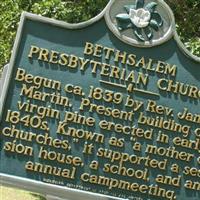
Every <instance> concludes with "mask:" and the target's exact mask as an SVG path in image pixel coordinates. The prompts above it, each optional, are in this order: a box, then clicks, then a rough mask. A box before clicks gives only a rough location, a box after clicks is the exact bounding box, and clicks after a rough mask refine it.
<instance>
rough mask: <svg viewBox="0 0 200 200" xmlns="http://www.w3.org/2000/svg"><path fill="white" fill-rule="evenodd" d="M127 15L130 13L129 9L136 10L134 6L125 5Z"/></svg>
mask: <svg viewBox="0 0 200 200" xmlns="http://www.w3.org/2000/svg"><path fill="white" fill-rule="evenodd" d="M124 8H125V10H126V12H127V13H129V12H130V9H136V5H125V6H124Z"/></svg>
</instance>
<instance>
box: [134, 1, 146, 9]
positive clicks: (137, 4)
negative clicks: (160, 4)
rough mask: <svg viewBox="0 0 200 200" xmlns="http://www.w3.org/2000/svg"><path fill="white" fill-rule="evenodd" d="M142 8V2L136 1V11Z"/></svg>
mask: <svg viewBox="0 0 200 200" xmlns="http://www.w3.org/2000/svg"><path fill="white" fill-rule="evenodd" d="M143 7H144V0H137V1H136V9H138V8H143Z"/></svg>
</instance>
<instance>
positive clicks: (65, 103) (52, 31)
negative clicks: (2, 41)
mask: <svg viewBox="0 0 200 200" xmlns="http://www.w3.org/2000/svg"><path fill="white" fill-rule="evenodd" d="M199 62H200V60H199V58H196V57H195V56H192V55H191V54H190V53H188V52H187V50H186V49H185V48H184V47H183V45H182V43H181V42H180V40H179V38H178V36H177V34H176V30H175V23H174V18H173V14H172V12H171V10H170V8H169V7H168V6H167V4H166V3H165V2H164V1H161V0H157V1H152V0H146V1H143V0H123V1H121V0H113V1H110V2H109V4H108V6H107V7H106V8H105V10H104V11H103V12H102V13H101V14H100V15H98V16H97V17H95V18H93V19H91V20H89V21H88V22H85V23H81V24H75V25H72V24H67V23H65V22H60V21H56V20H52V19H48V18H44V17H40V16H36V15H33V14H30V13H23V14H22V17H21V22H20V27H19V30H18V35H17V38H16V42H15V46H14V51H13V55H12V58H11V62H10V64H9V67H8V75H7V79H6V82H5V87H4V91H3V93H2V97H1V102H0V103H1V104H0V106H1V107H0V113H1V123H0V141H1V143H0V144H1V145H0V155H1V160H0V173H1V177H4V179H3V180H4V182H6V180H7V182H9V180H11V181H10V182H12V180H13V181H14V180H15V181H16V179H17V180H18V182H19V183H21V184H24V185H26V183H28V181H31V183H32V185H33V186H32V187H35V188H37V184H40V186H41V187H42V186H43V183H42V182H44V183H48V184H50V185H51V184H54V185H55V186H53V187H55V188H60V189H65V188H66V189H67V188H71V189H78V190H80V191H86V192H92V193H94V194H102V195H106V196H112V197H114V198H125V199H132V200H133V199H137V198H138V199H139V198H140V199H143V200H154V199H159V200H162V199H168V200H175V199H178V200H180V199H181V200H194V199H199V196H200V192H199V191H200V181H199V177H200V169H199V165H200V156H199V152H200V126H199V125H200V111H199V102H200V87H199V80H200V70H199V66H200V64H199ZM6 177H7V178H6ZM8 177H9V178H8ZM35 181H36V182H35ZM29 183H30V182H29ZM44 185H45V186H46V184H44ZM50 185H49V188H52V186H50ZM58 186H61V187H58ZM38 190H39V187H38ZM58 191H59V190H58ZM55 195H57V196H60V193H59V192H58V193H57V194H55Z"/></svg>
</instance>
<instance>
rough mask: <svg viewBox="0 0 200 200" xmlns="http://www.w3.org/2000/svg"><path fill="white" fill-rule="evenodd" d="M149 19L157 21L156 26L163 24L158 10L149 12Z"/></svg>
mask: <svg viewBox="0 0 200 200" xmlns="http://www.w3.org/2000/svg"><path fill="white" fill-rule="evenodd" d="M151 19H152V20H155V21H156V22H157V23H158V26H160V27H161V26H162V25H163V19H162V17H161V16H160V14H159V13H158V12H153V13H152V14H151Z"/></svg>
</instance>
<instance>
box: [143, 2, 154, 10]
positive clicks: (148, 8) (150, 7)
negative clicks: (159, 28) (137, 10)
mask: <svg viewBox="0 0 200 200" xmlns="http://www.w3.org/2000/svg"><path fill="white" fill-rule="evenodd" d="M156 6H157V3H156V2H150V3H148V4H147V5H146V6H145V9H147V10H148V11H149V12H153V11H155V9H156Z"/></svg>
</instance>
